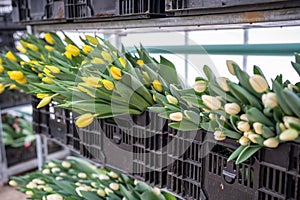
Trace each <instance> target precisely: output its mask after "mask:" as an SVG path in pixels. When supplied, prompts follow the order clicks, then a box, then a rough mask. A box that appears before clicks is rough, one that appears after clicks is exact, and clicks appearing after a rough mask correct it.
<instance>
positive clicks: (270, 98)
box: [261, 92, 278, 108]
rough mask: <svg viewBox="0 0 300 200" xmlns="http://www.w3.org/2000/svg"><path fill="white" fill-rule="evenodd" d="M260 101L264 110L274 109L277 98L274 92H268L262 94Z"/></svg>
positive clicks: (276, 104)
mask: <svg viewBox="0 0 300 200" xmlns="http://www.w3.org/2000/svg"><path fill="white" fill-rule="evenodd" d="M261 99H262V102H263V104H264V107H265V108H267V107H269V108H275V107H277V106H278V101H277V97H276V94H275V93H274V92H268V93H267V94H263V95H262V97H261Z"/></svg>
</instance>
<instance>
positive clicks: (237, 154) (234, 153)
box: [227, 146, 247, 162]
mask: <svg viewBox="0 0 300 200" xmlns="http://www.w3.org/2000/svg"><path fill="white" fill-rule="evenodd" d="M246 147H247V146H239V147H238V148H237V149H236V150H235V151H234V152H232V153H231V155H230V156H229V158H228V159H227V162H229V161H231V160H234V159H236V158H237V157H238V156H239V155H240V153H241V152H242V151H243V150H244V149H245V148H246Z"/></svg>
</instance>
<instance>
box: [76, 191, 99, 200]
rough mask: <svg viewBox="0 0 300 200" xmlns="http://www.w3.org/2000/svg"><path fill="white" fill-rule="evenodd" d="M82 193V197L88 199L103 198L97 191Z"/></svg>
mask: <svg viewBox="0 0 300 200" xmlns="http://www.w3.org/2000/svg"><path fill="white" fill-rule="evenodd" d="M80 193H81V194H82V197H83V198H84V199H86V200H91V199H93V200H94V199H95V200H96V199H101V198H100V197H99V196H98V195H97V194H96V193H94V192H90V191H80Z"/></svg>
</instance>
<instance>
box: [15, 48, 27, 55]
mask: <svg viewBox="0 0 300 200" xmlns="http://www.w3.org/2000/svg"><path fill="white" fill-rule="evenodd" d="M16 49H18V51H19V52H21V53H23V54H26V53H27V50H26V49H25V48H23V47H21V46H16Z"/></svg>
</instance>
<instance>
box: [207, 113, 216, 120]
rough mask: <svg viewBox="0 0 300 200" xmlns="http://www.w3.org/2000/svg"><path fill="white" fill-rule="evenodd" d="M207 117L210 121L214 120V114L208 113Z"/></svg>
mask: <svg viewBox="0 0 300 200" xmlns="http://www.w3.org/2000/svg"><path fill="white" fill-rule="evenodd" d="M208 117H209V119H210V120H214V119H215V118H216V116H215V114H213V113H209V115H208Z"/></svg>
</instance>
